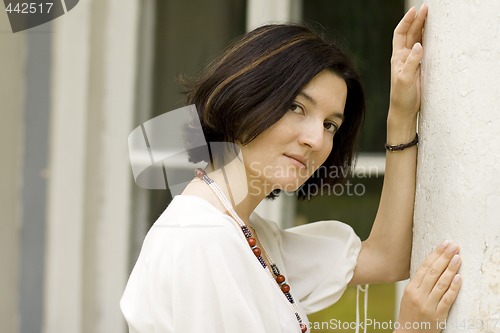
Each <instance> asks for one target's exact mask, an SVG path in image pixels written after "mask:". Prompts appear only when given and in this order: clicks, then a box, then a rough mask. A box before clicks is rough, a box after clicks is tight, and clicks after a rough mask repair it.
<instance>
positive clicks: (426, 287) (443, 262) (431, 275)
mask: <svg viewBox="0 0 500 333" xmlns="http://www.w3.org/2000/svg"><path fill="white" fill-rule="evenodd" d="M457 253H458V246H457V245H456V244H451V245H450V246H448V248H447V249H446V250H445V251H444V252H443V253H442V254H441V255H440V256H439V257H438V258H437V259H436V261H434V263H433V264H432V266H431V267H430V268H429V269H428V270H427V272H426V273H425V276H424V278H423V280H422V284H421V285H420V286H419V289H420V290H421V291H422V292H423V293H427V294H430V292H431V290H432V288H433V287H434V285H435V284H436V282H437V281H438V279H439V277H440V276H441V274H443V272H444V270H445V269H446V268H447V267H448V265H449V264H450V261H451V259H452V258H453V256H454V255H455V254H457Z"/></svg>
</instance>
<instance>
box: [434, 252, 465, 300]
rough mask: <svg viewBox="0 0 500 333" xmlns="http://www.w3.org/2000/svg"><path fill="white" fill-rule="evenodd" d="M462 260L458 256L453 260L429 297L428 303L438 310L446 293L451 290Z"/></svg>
mask: <svg viewBox="0 0 500 333" xmlns="http://www.w3.org/2000/svg"><path fill="white" fill-rule="evenodd" d="M460 264H461V260H460V256H459V255H458V254H455V255H454V256H453V258H452V259H451V261H450V263H449V265H448V267H447V268H446V270H445V271H444V273H443V274H442V275H441V276H440V277H439V280H438V281H437V282H436V284H435V285H434V287H433V288H432V291H431V293H430V295H429V298H428V302H429V303H430V304H432V305H433V306H435V307H436V308H437V305H438V303H439V301H440V300H441V298H442V297H443V295H444V294H445V293H446V291H447V290H448V289H449V288H450V286H451V283H452V281H453V278H454V277H455V275H456V274H457V272H458V269H459V268H460Z"/></svg>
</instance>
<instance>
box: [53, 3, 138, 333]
mask: <svg viewBox="0 0 500 333" xmlns="http://www.w3.org/2000/svg"><path fill="white" fill-rule="evenodd" d="M138 16H139V0H133V1H125V2H124V1H122V0H87V1H81V2H80V3H79V4H78V5H77V6H76V7H75V9H73V10H72V11H71V12H70V13H69V14H68V15H65V16H64V17H61V18H59V19H58V20H56V21H55V30H54V65H53V66H54V82H53V104H54V107H53V115H52V126H51V130H52V135H53V136H52V140H51V157H50V178H49V212H48V215H49V216H48V227H47V229H48V234H47V244H48V249H47V271H46V292H45V325H44V331H45V332H47V333H49V332H50V333H52V332H55V333H57V332H73V333H79V332H82V333H83V332H97V333H105V332H106V333H108V332H124V331H125V330H126V327H125V321H124V319H123V316H122V314H121V312H120V308H119V300H120V297H121V294H122V292H123V289H124V288H125V283H126V280H127V277H128V273H129V254H130V253H129V245H130V244H129V243H130V242H129V238H130V235H129V229H130V219H131V185H132V181H133V178H132V175H131V172H130V165H129V158H128V147H127V137H128V134H129V133H130V131H131V130H132V126H133V124H132V123H133V119H134V114H135V94H136V84H135V82H136V71H137V59H136V54H137V52H138V51H137V43H138V36H137V32H138Z"/></svg>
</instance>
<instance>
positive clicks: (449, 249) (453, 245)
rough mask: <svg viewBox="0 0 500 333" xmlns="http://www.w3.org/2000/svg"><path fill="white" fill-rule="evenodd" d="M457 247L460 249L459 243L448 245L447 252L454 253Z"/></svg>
mask: <svg viewBox="0 0 500 333" xmlns="http://www.w3.org/2000/svg"><path fill="white" fill-rule="evenodd" d="M457 249H458V246H457V244H451V246H450V247H448V250H446V252H448V253H453V252H455V251H456V250H457Z"/></svg>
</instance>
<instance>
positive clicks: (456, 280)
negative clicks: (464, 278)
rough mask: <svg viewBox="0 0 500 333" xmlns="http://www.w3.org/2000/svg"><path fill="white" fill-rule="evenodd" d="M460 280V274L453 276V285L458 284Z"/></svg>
mask: <svg viewBox="0 0 500 333" xmlns="http://www.w3.org/2000/svg"><path fill="white" fill-rule="evenodd" d="M460 278H461V277H460V274H457V275H455V277H454V278H453V283H455V284H456V283H459V282H460Z"/></svg>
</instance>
